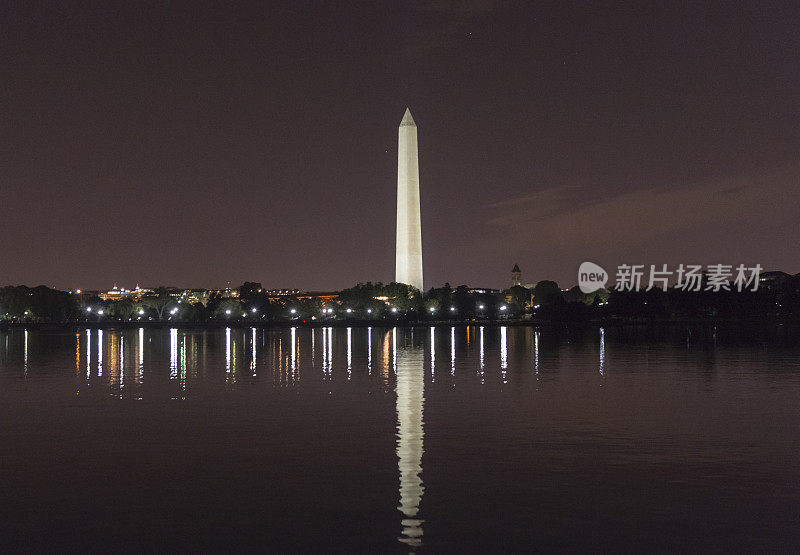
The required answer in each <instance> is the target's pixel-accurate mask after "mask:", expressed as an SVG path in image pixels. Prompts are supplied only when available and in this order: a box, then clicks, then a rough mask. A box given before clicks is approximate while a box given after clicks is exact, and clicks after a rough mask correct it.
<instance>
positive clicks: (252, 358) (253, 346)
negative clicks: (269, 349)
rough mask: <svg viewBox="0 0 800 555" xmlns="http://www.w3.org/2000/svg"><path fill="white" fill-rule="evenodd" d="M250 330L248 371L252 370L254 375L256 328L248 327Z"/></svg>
mask: <svg viewBox="0 0 800 555" xmlns="http://www.w3.org/2000/svg"><path fill="white" fill-rule="evenodd" d="M250 329H251V330H252V334H251V337H250V351H251V359H250V371H251V372H253V376H255V375H256V328H250Z"/></svg>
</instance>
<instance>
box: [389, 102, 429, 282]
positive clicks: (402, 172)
mask: <svg viewBox="0 0 800 555" xmlns="http://www.w3.org/2000/svg"><path fill="white" fill-rule="evenodd" d="M394 279H395V281H397V282H398V283H405V284H407V285H413V286H414V287H416V288H417V289H419V290H420V291H422V290H423V289H422V225H421V223H420V215H419V154H418V152H417V124H416V123H414V118H412V117H411V111H410V110H409V109H408V108H406V113H405V115H403V121H401V122H400V129H399V130H398V141H397V245H396V252H395V278H394Z"/></svg>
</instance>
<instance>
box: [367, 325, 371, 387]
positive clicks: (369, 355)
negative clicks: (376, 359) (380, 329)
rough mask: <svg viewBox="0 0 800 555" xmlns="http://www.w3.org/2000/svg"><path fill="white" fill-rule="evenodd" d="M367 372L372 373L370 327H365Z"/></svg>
mask: <svg viewBox="0 0 800 555" xmlns="http://www.w3.org/2000/svg"><path fill="white" fill-rule="evenodd" d="M367 372H368V373H369V375H370V376H371V375H372V327H368V328H367Z"/></svg>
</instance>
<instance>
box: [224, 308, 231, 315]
mask: <svg viewBox="0 0 800 555" xmlns="http://www.w3.org/2000/svg"><path fill="white" fill-rule="evenodd" d="M225 314H227V315H228V316H230V315H231V309H230V308H229V309H227V310H226V311H225Z"/></svg>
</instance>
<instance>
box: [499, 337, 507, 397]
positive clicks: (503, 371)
mask: <svg viewBox="0 0 800 555" xmlns="http://www.w3.org/2000/svg"><path fill="white" fill-rule="evenodd" d="M507 333H508V327H507V326H502V327H501V328H500V375H501V376H502V378H503V383H508V380H507V378H508V336H507Z"/></svg>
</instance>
